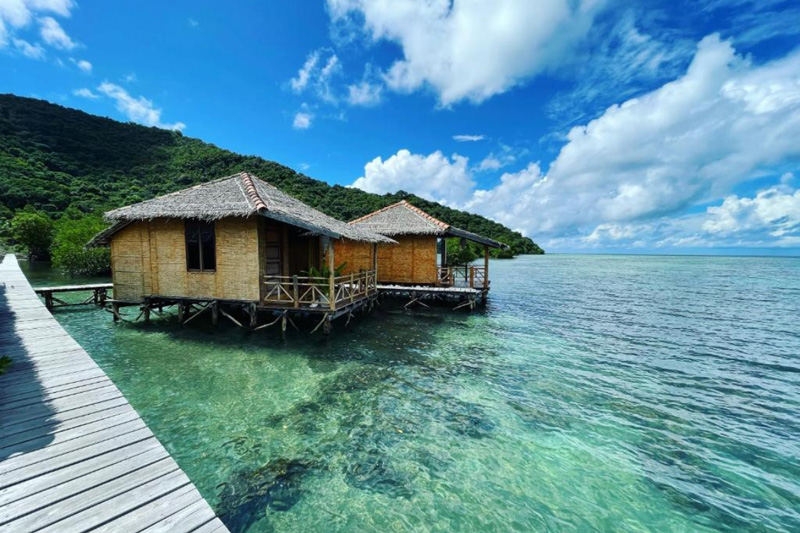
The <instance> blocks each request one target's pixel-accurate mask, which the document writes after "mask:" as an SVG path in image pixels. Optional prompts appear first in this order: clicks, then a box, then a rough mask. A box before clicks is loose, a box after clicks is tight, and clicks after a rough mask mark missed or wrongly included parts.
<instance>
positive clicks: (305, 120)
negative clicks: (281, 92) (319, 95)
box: [292, 111, 314, 130]
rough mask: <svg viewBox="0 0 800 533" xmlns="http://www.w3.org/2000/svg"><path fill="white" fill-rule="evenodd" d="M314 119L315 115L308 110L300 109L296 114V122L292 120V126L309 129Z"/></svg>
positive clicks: (298, 128) (297, 128)
mask: <svg viewBox="0 0 800 533" xmlns="http://www.w3.org/2000/svg"><path fill="white" fill-rule="evenodd" d="M313 119H314V115H312V114H311V113H309V112H308V111H298V112H297V113H295V115H294V122H292V127H293V128H294V129H296V130H307V129H308V128H310V127H311V122H312V120H313Z"/></svg>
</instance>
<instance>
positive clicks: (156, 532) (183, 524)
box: [142, 502, 215, 533]
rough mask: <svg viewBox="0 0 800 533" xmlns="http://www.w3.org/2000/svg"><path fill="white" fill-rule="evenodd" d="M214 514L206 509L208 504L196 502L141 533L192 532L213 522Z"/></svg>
mask: <svg viewBox="0 0 800 533" xmlns="http://www.w3.org/2000/svg"><path fill="white" fill-rule="evenodd" d="M214 518H215V517H214V513H212V512H211V509H210V508H209V507H208V504H206V505H202V502H197V503H195V504H193V505H190V506H188V507H184V508H183V509H181V510H180V511H178V512H177V513H175V514H173V515H172V516H170V517H168V518H166V519H164V520H162V521H161V522H158V523H157V524H154V525H152V526H150V527H148V528H147V529H144V530H143V531H142V533H172V532H173V531H194V530H195V529H196V528H198V527H200V526H203V525H205V524H207V523H209V522H211V521H213V520H214Z"/></svg>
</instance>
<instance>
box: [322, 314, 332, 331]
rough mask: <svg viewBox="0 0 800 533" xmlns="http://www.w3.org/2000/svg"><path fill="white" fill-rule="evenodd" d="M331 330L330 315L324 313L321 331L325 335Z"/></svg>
mask: <svg viewBox="0 0 800 533" xmlns="http://www.w3.org/2000/svg"><path fill="white" fill-rule="evenodd" d="M331 331H333V324H331V315H330V314H327V315H325V322H324V323H323V325H322V332H323V333H324V334H325V335H330V334H331Z"/></svg>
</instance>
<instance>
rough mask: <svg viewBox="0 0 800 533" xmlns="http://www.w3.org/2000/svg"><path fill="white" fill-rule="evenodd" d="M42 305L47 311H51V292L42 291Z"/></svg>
mask: <svg viewBox="0 0 800 533" xmlns="http://www.w3.org/2000/svg"><path fill="white" fill-rule="evenodd" d="M44 306H45V307H46V308H47V310H48V311H50V312H52V311H53V307H54V306H53V293H52V292H49V291H48V292H46V293H44Z"/></svg>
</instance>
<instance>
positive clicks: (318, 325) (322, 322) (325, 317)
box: [311, 315, 328, 334]
mask: <svg viewBox="0 0 800 533" xmlns="http://www.w3.org/2000/svg"><path fill="white" fill-rule="evenodd" d="M327 319H328V315H325V316H323V317H322V320H320V321H319V324H317V327H315V328H314V329H312V330H311V333H312V334H314V333H315V332H316V331H317V330H318V329H319V327H320V326H321V325H322V324H324V323H325V321H327Z"/></svg>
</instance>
